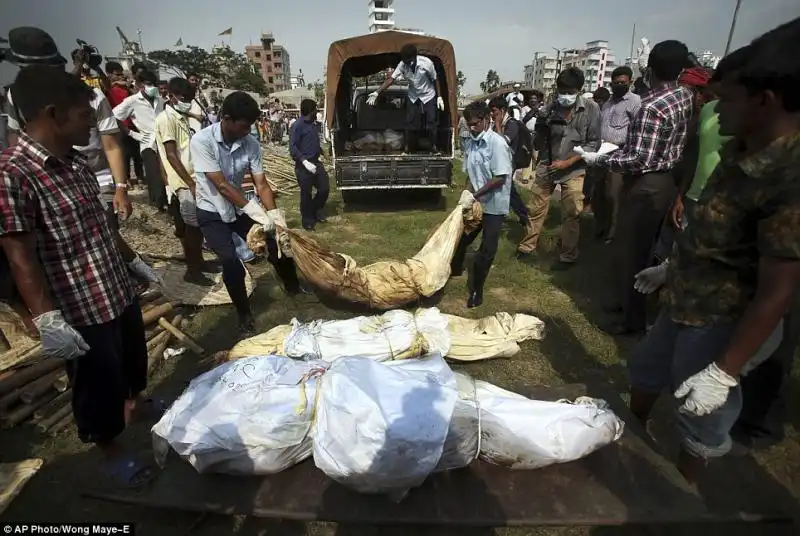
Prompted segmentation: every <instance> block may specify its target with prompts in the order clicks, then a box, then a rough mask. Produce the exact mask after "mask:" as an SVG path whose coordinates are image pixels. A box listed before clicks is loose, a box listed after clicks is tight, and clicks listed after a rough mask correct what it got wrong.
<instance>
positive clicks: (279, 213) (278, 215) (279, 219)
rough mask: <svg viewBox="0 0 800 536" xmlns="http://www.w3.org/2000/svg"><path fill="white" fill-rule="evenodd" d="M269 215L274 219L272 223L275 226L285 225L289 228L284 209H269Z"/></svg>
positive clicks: (284, 226)
mask: <svg viewBox="0 0 800 536" xmlns="http://www.w3.org/2000/svg"><path fill="white" fill-rule="evenodd" d="M267 216H269V219H271V220H272V223H273V224H274V225H275V226H278V227H283V228H284V229H286V228H287V225H286V218H285V217H284V215H283V210H282V209H279V208H274V209H272V210H268V211H267Z"/></svg>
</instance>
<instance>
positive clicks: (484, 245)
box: [450, 102, 514, 308]
mask: <svg viewBox="0 0 800 536" xmlns="http://www.w3.org/2000/svg"><path fill="white" fill-rule="evenodd" d="M464 119H466V120H467V126H469V129H470V139H469V140H468V141H467V145H466V157H465V158H464V171H465V172H466V173H467V175H468V176H469V183H470V185H469V190H464V191H463V192H462V193H461V199H460V200H459V204H460V205H461V206H462V207H464V208H465V209H468V208H470V207H472V205H473V203H475V202H476V201H477V202H479V203H480V204H481V207H482V208H483V221H482V223H481V225H480V227H478V229H476V230H475V231H473V232H472V233H470V234H465V235H464V236H463V237H462V238H461V241H460V242H459V243H458V246H457V247H456V251H455V253H454V254H453V260H452V262H451V264H450V269H451V270H450V271H451V274H452V275H453V276H459V275H461V274H462V273H463V272H464V259H465V258H466V253H467V248H468V247H469V245H470V244H472V242H474V241H475V239H476V238H477V237H478V234H479V233H481V232H483V241H482V242H481V246H480V248H479V249H478V253H477V255H475V264H474V265H473V270H472V278H470V281H469V283H468V286H469V298H468V299H467V307H469V308H473V307H478V306H479V305H481V304H482V303H483V284H484V283H485V282H486V276H488V275H489V269H490V268H491V267H492V262H494V257H495V255H496V254H497V246H498V244H499V242H500V230H501V229H502V227H503V221H504V220H505V218H506V215H507V214H508V211H509V206H510V204H511V177H512V175H513V173H514V167H513V165H512V163H511V149H509V147H508V144H507V143H506V140H505V138H503V136H501V135H500V134H497V133H496V132H494V131H492V129H491V128H490V124H491V118H490V112H489V107H488V106H487V105H486V103H483V102H473V103H472V104H470V105H468V106H467V107H466V108H465V109H464Z"/></svg>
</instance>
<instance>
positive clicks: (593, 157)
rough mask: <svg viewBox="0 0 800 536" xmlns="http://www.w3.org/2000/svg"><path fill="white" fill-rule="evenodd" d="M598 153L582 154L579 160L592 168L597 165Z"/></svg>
mask: <svg viewBox="0 0 800 536" xmlns="http://www.w3.org/2000/svg"><path fill="white" fill-rule="evenodd" d="M600 156H601V155H600V153H583V154H582V155H581V158H583V161H584V162H586V165H587V166H593V165H595V164H596V163H597V160H598V159H599V158H600Z"/></svg>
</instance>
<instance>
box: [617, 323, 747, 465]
mask: <svg viewBox="0 0 800 536" xmlns="http://www.w3.org/2000/svg"><path fill="white" fill-rule="evenodd" d="M735 327H736V326H735V324H734V323H720V324H715V325H710V326H704V327H694V326H687V325H684V324H678V323H677V322H675V321H673V320H672V319H671V318H670V317H669V315H668V314H667V313H665V312H663V311H662V312H661V314H659V316H658V319H657V320H656V323H655V325H654V326H653V329H651V330H650V333H648V334H647V337H646V338H645V339H644V340H643V341H642V342H641V343H639V345H638V346H637V347H636V349H634V351H633V354H632V355H631V358H630V359H629V360H628V374H629V376H630V382H631V388H632V389H636V390H638V391H642V392H645V393H651V394H654V395H656V394H659V393H661V392H662V391H663V390H665V389H669V390H670V392H674V391H675V389H677V388H678V386H679V385H680V384H681V383H683V381H684V380H685V379H687V378H689V377H690V376H692V375H693V374H695V373H697V372H700V371H701V370H703V369H704V368H706V367H707V366H708V365H710V364H711V363H712V362H713V361H714V360H716V359H717V358H719V356H720V355H722V352H724V351H725V349H726V348H727V346H728V343H729V342H730V339H731V336H732V335H733V330H734V328H735ZM741 409H742V392H741V389H740V387H739V386H738V385H737V386H736V387H735V388H733V389H731V390H730V393H729V394H728V400H727V401H726V402H725V404H723V405H722V407H720V408H719V409H717V410H716V411H714V412H712V413H710V414H709V415H704V416H702V417H698V416H696V415H689V414H686V413H682V412H680V411H676V418H677V424H678V430H679V432H680V434H681V438H682V441H683V446H684V448H685V449H686V450H687V451H689V452H690V453H692V454H693V455H695V456H698V457H700V458H705V459H708V458H717V457H720V456H724V455H725V454H727V453H728V451H729V450H730V448H731V438H730V430H731V428H732V427H733V425H734V423H735V422H736V419H737V418H738V417H739V412H740V411H741Z"/></svg>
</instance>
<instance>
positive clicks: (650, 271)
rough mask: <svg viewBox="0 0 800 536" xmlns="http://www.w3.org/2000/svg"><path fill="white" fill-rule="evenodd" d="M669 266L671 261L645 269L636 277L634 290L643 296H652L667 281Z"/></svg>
mask: <svg viewBox="0 0 800 536" xmlns="http://www.w3.org/2000/svg"><path fill="white" fill-rule="evenodd" d="M667 266H669V261H664V262H662V263H661V264H659V265H658V266H651V267H650V268H645V269H644V270H642V271H641V272H639V273H638V274H636V275H635V276H634V278H635V281H634V283H633V288H634V289H635V290H637V291H639V292H641V293H642V294H652V293H653V292H655V291H656V289H658V288H659V287H661V286H663V285H664V283H665V282H666V281H667Z"/></svg>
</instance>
